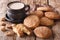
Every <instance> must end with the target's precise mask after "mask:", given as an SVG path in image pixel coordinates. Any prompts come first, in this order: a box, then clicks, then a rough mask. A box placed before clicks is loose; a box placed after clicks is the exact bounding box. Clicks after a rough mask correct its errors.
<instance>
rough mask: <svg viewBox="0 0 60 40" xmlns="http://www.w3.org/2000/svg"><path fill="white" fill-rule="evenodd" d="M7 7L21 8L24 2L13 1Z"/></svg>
mask: <svg viewBox="0 0 60 40" xmlns="http://www.w3.org/2000/svg"><path fill="white" fill-rule="evenodd" d="M9 7H10V8H11V9H21V8H23V7H24V4H23V3H13V4H10V5H9Z"/></svg>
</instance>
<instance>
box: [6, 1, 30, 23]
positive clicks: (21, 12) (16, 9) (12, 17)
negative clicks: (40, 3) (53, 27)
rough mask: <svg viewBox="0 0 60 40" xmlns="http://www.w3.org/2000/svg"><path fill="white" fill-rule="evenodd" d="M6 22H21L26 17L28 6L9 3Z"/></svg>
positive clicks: (16, 2) (17, 2)
mask: <svg viewBox="0 0 60 40" xmlns="http://www.w3.org/2000/svg"><path fill="white" fill-rule="evenodd" d="M7 8H8V10H7V13H6V20H8V21H10V22H21V21H23V20H24V18H25V17H26V16H27V14H26V12H28V11H29V10H30V6H29V5H26V4H24V3H21V2H19V1H14V2H10V3H8V5H7Z"/></svg>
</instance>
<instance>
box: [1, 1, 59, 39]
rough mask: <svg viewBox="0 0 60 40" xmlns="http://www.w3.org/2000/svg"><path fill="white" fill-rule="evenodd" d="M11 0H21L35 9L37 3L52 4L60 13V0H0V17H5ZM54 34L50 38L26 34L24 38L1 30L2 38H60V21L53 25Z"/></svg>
mask: <svg viewBox="0 0 60 40" xmlns="http://www.w3.org/2000/svg"><path fill="white" fill-rule="evenodd" d="M11 1H20V2H23V3H25V4H29V5H30V7H31V9H30V10H32V11H33V10H34V8H35V6H36V4H39V5H44V4H46V5H51V6H52V7H54V8H55V10H57V11H58V12H59V13H60V0H0V18H2V17H4V16H5V14H6V11H7V4H8V3H9V2H11ZM52 31H53V34H54V35H52V37H50V38H48V39H41V38H38V37H36V36H26V37H23V38H20V37H17V36H5V35H4V33H3V32H1V31H0V40H60V22H56V25H54V26H53V27H52Z"/></svg>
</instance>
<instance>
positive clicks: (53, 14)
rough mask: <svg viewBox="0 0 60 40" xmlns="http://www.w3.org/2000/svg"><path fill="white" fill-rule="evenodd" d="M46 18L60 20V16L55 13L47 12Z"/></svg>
mask: <svg viewBox="0 0 60 40" xmlns="http://www.w3.org/2000/svg"><path fill="white" fill-rule="evenodd" d="M45 16H46V17H48V18H50V19H60V14H58V13H55V12H45Z"/></svg>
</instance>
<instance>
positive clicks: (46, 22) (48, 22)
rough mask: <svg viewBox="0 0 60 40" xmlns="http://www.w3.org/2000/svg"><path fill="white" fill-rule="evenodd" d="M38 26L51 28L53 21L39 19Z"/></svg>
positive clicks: (44, 18)
mask: <svg viewBox="0 0 60 40" xmlns="http://www.w3.org/2000/svg"><path fill="white" fill-rule="evenodd" d="M40 24H41V25H45V26H52V25H54V20H51V19H49V18H47V17H42V18H41V19H40Z"/></svg>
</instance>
